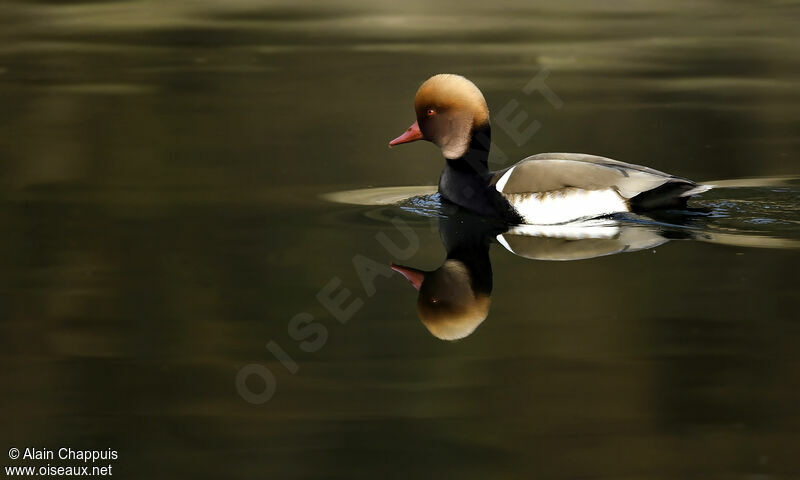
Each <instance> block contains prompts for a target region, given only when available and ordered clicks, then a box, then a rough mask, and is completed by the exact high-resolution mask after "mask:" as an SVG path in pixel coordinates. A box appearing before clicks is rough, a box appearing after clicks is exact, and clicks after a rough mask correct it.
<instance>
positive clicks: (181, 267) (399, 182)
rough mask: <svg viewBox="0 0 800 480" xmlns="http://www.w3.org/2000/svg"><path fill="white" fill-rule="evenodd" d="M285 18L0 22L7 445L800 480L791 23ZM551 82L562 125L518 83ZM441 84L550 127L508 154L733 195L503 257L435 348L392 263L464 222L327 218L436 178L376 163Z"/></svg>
mask: <svg viewBox="0 0 800 480" xmlns="http://www.w3.org/2000/svg"><path fill="white" fill-rule="evenodd" d="M301 5H305V4H300V3H294V2H283V3H268V2H257V1H248V0H234V1H225V2H223V1H219V2H213V1H210V0H205V1H199V2H189V1H186V2H168V3H167V2H156V1H108V2H86V3H76V2H61V1H37V2H16V1H5V2H3V3H2V4H0V225H2V230H3V235H2V236H0V251H2V252H3V254H2V255H0V269H1V270H2V276H0V322H1V323H0V325H1V327H0V328H2V332H1V333H0V357H1V358H2V363H3V369H2V374H0V388H1V389H2V399H3V404H2V405H3V408H2V409H1V410H0V411H2V414H0V432H2V434H1V435H0V439H2V442H0V447H2V450H0V452H6V451H7V450H8V449H9V448H12V447H16V448H21V449H24V448H25V447H37V448H49V449H58V448H60V447H70V448H73V449H107V448H111V449H114V450H117V451H118V452H119V459H118V460H116V461H114V462H112V464H113V466H114V476H115V477H121V478H342V479H345V478H346V479H351V478H370V479H371V478H387V477H390V478H565V479H574V478H609V479H611V478H613V479H619V478H648V479H650V478H664V479H666V478H698V479H699V478H703V479H728V478H730V479H772V478H798V477H800V458H798V455H797V451H798V445H800V375H798V365H800V314H798V312H800V295H798V290H799V289H800V277H798V267H800V249H798V248H797V244H798V242H800V208H798V201H800V183H798V181H797V180H796V177H797V175H798V174H800V167H799V166H798V159H799V158H800V136H798V133H797V132H798V131H800V90H798V89H797V85H798V80H799V79H800V63H798V61H797V59H798V58H800V29H798V22H800V5H797V4H796V3H794V2H788V1H765V2H723V1H715V0H708V1H701V2H666V1H653V2H613V3H611V4H602V5H601V3H600V2H593V1H590V0H584V1H569V2H558V1H548V2H537V3H531V2H522V1H513V2H512V1H498V2H488V3H487V2H477V1H476V2H472V1H469V2H456V1H450V0H448V1H446V2H423V1H416V0H411V1H404V2H389V3H385V4H376V2H367V1H359V0H347V1H339V2H326V3H322V2H320V4H319V5H317V6H301ZM543 71H546V72H548V73H547V74H548V76H547V78H546V83H547V85H548V86H549V87H550V88H551V89H552V91H553V92H554V93H555V94H556V95H557V97H558V99H559V100H560V101H561V102H563V103H561V104H560V105H561V108H555V107H554V106H553V104H552V103H551V101H549V100H548V98H545V97H544V96H542V95H540V94H539V93H538V92H534V93H532V94H525V93H524V92H523V87H524V86H525V85H526V84H527V82H528V81H529V80H530V79H531V78H533V77H534V76H535V75H536V74H537V73H541V72H543ZM439 72H454V73H460V74H463V75H465V76H467V77H469V78H470V79H472V80H473V81H475V83H476V84H477V85H478V86H480V87H481V89H482V90H483V92H484V94H485V96H486V98H487V101H488V103H489V105H490V108H491V109H492V112H493V113H494V112H497V111H499V110H501V109H502V108H503V106H505V105H508V103H509V101H515V102H517V104H518V108H519V110H520V111H523V110H524V111H526V112H527V113H528V115H529V116H528V118H527V119H526V120H525V122H526V123H527V122H530V121H534V120H535V121H537V122H539V123H540V124H541V126H540V128H539V130H538V131H537V132H536V134H535V135H534V136H533V138H532V139H531V140H530V141H527V142H524V143H523V144H521V145H517V144H516V143H515V141H514V140H513V138H511V137H510V136H509V135H507V134H505V133H504V132H503V131H502V129H496V135H495V137H494V141H495V143H496V144H497V146H498V147H500V149H501V150H502V153H503V154H504V156H505V157H507V158H508V159H509V160H510V161H517V160H518V159H521V158H523V157H525V156H527V155H530V154H533V153H538V152H547V151H571V152H586V153H594V154H598V155H605V156H609V157H612V158H616V159H619V160H623V161H629V162H634V163H641V164H646V165H649V166H651V167H654V168H658V169H661V170H665V171H668V172H671V173H674V174H678V175H682V176H686V177H689V178H692V179H695V180H698V181H711V182H712V183H714V182H717V181H720V180H730V179H736V178H747V179H748V180H745V181H742V182H738V183H737V182H733V183H734V184H735V185H744V186H739V187H735V188H732V187H730V186H726V185H730V184H731V182H728V183H726V182H719V184H720V185H721V187H720V188H718V189H716V190H713V191H711V192H709V193H707V194H705V195H703V197H702V198H700V199H698V201H697V202H696V203H695V204H694V205H695V206H697V207H702V208H705V209H706V210H707V211H708V212H709V213H708V214H707V215H704V216H699V217H698V218H696V219H694V220H693V221H692V222H690V225H688V226H686V225H679V226H675V225H674V224H673V223H669V222H665V223H666V225H667V226H664V225H661V224H655V223H650V222H649V221H648V222H644V223H636V221H635V220H625V222H624V223H625V225H626V226H627V227H629V228H632V229H633V230H632V231H633V232H634V233H642V232H644V233H655V234H662V235H665V236H666V238H665V239H664V240H665V242H661V243H657V244H656V243H654V246H653V247H652V248H644V249H641V250H639V251H628V252H626V253H621V254H618V255H603V256H597V257H596V258H589V259H584V260H575V261H543V260H532V259H528V258H523V257H525V255H522V256H520V255H519V254H518V255H514V254H512V253H510V252H509V251H508V250H506V249H505V248H503V246H502V245H500V244H499V243H498V242H497V241H496V240H493V241H492V242H493V243H492V245H491V247H490V253H489V255H490V259H491V266H492V271H493V284H494V285H493V291H492V295H491V308H490V310H489V313H488V318H487V319H486V320H485V321H484V322H483V323H482V324H481V325H480V326H479V327H478V328H477V329H476V330H475V332H474V333H473V334H472V335H470V336H468V337H467V338H465V339H463V340H459V341H456V342H447V341H441V340H439V339H437V338H435V337H434V336H432V335H431V334H430V333H429V332H428V330H427V329H426V328H425V326H423V325H422V324H421V323H420V320H419V319H418V318H417V310H416V298H417V292H416V291H415V290H414V289H413V288H411V287H410V286H409V285H408V283H407V282H406V280H405V279H403V278H402V277H401V276H400V275H399V274H396V273H393V274H392V275H391V276H383V274H386V275H388V273H387V272H386V271H385V269H386V266H387V265H388V264H389V263H390V262H396V263H402V264H405V265H410V266H414V267H416V268H420V269H426V270H431V269H434V268H436V267H438V266H439V265H441V264H442V262H443V259H444V258H445V247H444V246H443V244H442V240H441V238H440V232H439V229H440V228H444V229H445V230H447V228H449V227H446V225H447V222H448V221H451V223H452V222H453V221H455V222H461V221H462V220H463V219H464V217H461V216H459V215H460V214H449V213H446V212H445V213H443V212H442V211H441V209H440V208H439V204H438V201H437V199H436V197H422V198H417V199H415V200H411V201H407V202H405V203H403V204H401V205H397V206H395V205H380V206H378V205H372V204H369V205H354V204H352V202H350V203H340V202H333V201H330V200H329V198H330V197H329V196H327V195H328V194H330V193H331V192H341V191H345V190H352V189H364V188H371V187H389V186H417V185H432V184H434V183H435V182H436V180H437V178H438V174H439V171H440V169H441V166H442V160H441V158H440V154H439V152H438V151H437V150H436V149H435V148H434V147H433V146H432V145H430V144H423V143H421V142H420V143H418V144H413V145H408V146H402V147H398V148H395V149H392V150H389V149H387V147H386V144H387V142H388V141H389V140H390V139H391V138H394V137H395V136H397V135H398V134H400V133H401V132H402V131H403V130H404V129H405V128H406V127H407V126H408V125H409V124H410V123H411V122H412V120H413V110H412V99H413V94H414V92H415V90H416V88H417V86H418V85H419V83H420V82H422V81H423V80H424V79H425V78H427V77H428V76H429V75H431V74H433V73H439ZM551 100H552V98H551ZM497 158H498V161H497V163H498V165H497V166H499V165H500V164H502V163H503V161H502V160H501V159H500V158H499V156H498V157H497ZM779 176H780V177H788V178H778V179H776V178H771V179H770V180H766V181H763V180H760V179H759V178H760V177H779ZM340 200H341V199H340ZM372 200H373V201H372V202H361V203H374V200H375V199H374V198H373V199H372ZM442 217H443V218H442ZM393 221H394V223H393ZM398 221H400V222H401V223H400V224H401V226H402V227H403V229H404V230H402V231H401V230H398V228H397V224H398ZM465 221H466V222H469V221H471V220H465ZM443 225H444V227H443ZM458 225H460V223H457V224H456V227H458ZM458 228H460V227H458ZM458 228H456V231H458ZM409 232H411V234H410V236H411V238H412V239H414V240H413V241H412V244H411V247H414V248H410V249H409V250H408V252H403V253H408V255H404V258H398V256H397V252H394V254H393V253H392V252H390V251H389V250H387V248H386V245H387V240H386V239H389V242H390V243H394V244H396V245H398V246H404V245H408V241H407V237H409ZM687 232H689V233H687ZM384 236H385V237H384ZM491 238H494V236H491ZM381 239H383V241H381ZM666 240H669V241H666ZM404 242H405V243H404ZM556 243H558V242H556ZM562 243H563V242H562ZM570 245H572V246H574V244H570ZM547 246H548V248H549V247H550V246H552V245H551V243H548V244H547ZM628 250H635V249H631V248H628ZM538 252H541V250H538ZM605 253H610V252H605ZM354 259H355V263H356V266H360V267H361V268H362V269H363V268H364V265H372V264H371V263H369V262H375V264H376V265H380V266H381V268H383V269H379V270H377V273H375V274H376V275H377V276H376V277H375V279H374V282H367V283H366V285H365V284H364V283H363V282H362V280H361V279H360V278H359V275H358V273H357V270H356V266H354ZM365 262H366V263H365ZM373 267H374V265H373ZM375 268H377V267H375ZM370 271H372V270H370ZM373 273H374V272H373ZM362 274H363V271H362ZM332 280H333V282H334V283H333V285H338V287H337V288H336V289H335V290H334V293H333V295H335V294H336V293H338V292H339V289H340V288H342V287H344V288H347V289H348V290H349V291H350V293H349V297H347V298H346V300H345V301H344V305H345V306H348V305H355V306H354V307H353V313H352V315H347V316H346V319H347V321H346V322H345V323H342V322H341V321H339V320H337V319H336V318H334V316H333V315H332V314H331V313H330V311H329V309H328V308H326V307H325V306H324V305H323V303H321V302H320V301H319V300H318V296H319V295H320V292H321V291H324V287H325V286H326V285H329V282H331V281H332ZM337 281H338V282H340V283H338V284H337V283H336V282H337ZM372 286H374V290H372V288H371V287H372ZM324 296H325V294H323V297H324ZM356 298H357V299H358V300H356V302H363V304H362V303H356V304H351V303H350V302H352V301H354V299H356ZM298 314H306V315H302V316H301V317H297V318H298V319H299V320H304V319H308V318H309V317H308V315H310V316H311V317H313V321H314V323H313V324H311V325H310V326H309V325H306V324H296V323H294V322H292V319H293V318H295V317H296V316H297V315H298ZM297 327H303V328H313V329H315V330H313V333H314V335H310V336H308V337H306V335H305V334H306V333H310V332H312V331H311V330H308V331H306V330H303V331H302V332H301V331H298V330H297ZM323 332H324V336H320V334H321V333H323ZM298 339H299V340H298ZM309 341H311V343H303V342H309ZM270 342H272V343H270ZM267 345H269V347H267ZM276 345H277V347H276ZM275 352H278V356H277V357H276V354H275ZM281 352H282V353H281ZM286 356H288V357H289V358H291V361H288V360H286V358H285V357H286ZM278 357H284V359H283V362H282V361H280V359H279V358H278ZM246 365H256V366H255V367H252V366H251V367H246V368H251V369H255V370H252V371H258V372H260V373H261V374H262V375H264V374H265V372H267V371H268V372H270V373H271V375H273V376H274V385H271V386H272V387H274V388H270V389H268V392H267V393H271V394H273V395H272V396H271V398H270V399H269V401H266V402H264V403H252V402H248V401H247V400H248V399H249V400H251V401H253V400H255V399H256V398H255V397H254V392H255V393H258V392H261V391H263V389H264V382H263V379H261V380H260V379H259V378H258V376H257V375H255V374H254V375H251V376H250V377H249V378H248V379H247V381H246V382H245V383H244V385H242V384H239V385H238V388H237V383H236V380H237V373H238V372H241V371H242V370H241V369H242V368H243V367H245V366H246ZM287 366H288V367H289V368H287ZM290 370H291V371H294V373H291V372H290ZM245 371H248V370H245ZM267 378H268V379H270V378H269V377H267ZM242 392H245V395H242V394H241V393H242ZM256 396H257V395H256ZM2 455H4V456H3V457H2V458H3V459H4V461H3V462H2V464H3V465H4V466H7V465H41V464H43V463H46V462H41V461H38V462H37V461H27V460H26V461H23V460H17V461H12V460H9V459H8V457H7V456H5V453H3V454H2ZM50 463H52V464H53V465H61V464H63V465H71V464H75V463H74V462H73V463H70V462H60V461H59V460H55V461H52V462H50ZM106 463H108V462H106Z"/></svg>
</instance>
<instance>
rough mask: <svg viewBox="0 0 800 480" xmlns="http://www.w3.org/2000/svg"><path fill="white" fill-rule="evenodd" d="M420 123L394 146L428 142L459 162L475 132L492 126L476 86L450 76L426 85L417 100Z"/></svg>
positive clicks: (430, 80)
mask: <svg viewBox="0 0 800 480" xmlns="http://www.w3.org/2000/svg"><path fill="white" fill-rule="evenodd" d="M414 110H415V111H416V114H417V121H416V123H415V124H414V125H412V126H411V127H410V128H409V129H408V130H407V131H406V133H404V134H403V135H401V136H400V137H398V138H396V139H395V140H393V141H392V142H390V143H389V145H390V146H392V145H397V144H399V143H407V142H413V141H415V140H421V139H424V140H428V141H430V142H433V143H434V144H436V145H437V146H438V147H439V148H441V149H442V153H443V154H444V156H445V157H446V158H451V159H453V158H459V157H461V156H462V155H464V153H465V152H466V151H467V149H468V148H469V144H470V141H471V140H472V134H473V132H475V130H477V129H479V128H482V127H484V126H485V125H487V124H488V123H489V107H488V106H487V105H486V100H485V99H484V98H483V94H482V93H481V91H480V90H479V89H478V87H476V86H475V84H474V83H472V82H471V81H469V80H467V79H466V78H464V77H462V76H461V75H454V74H449V73H441V74H438V75H434V76H432V77H431V78H429V79H428V80H426V81H425V83H423V84H422V85H421V86H420V87H419V90H417V94H416V96H415V97H414Z"/></svg>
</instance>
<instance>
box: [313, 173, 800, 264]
mask: <svg viewBox="0 0 800 480" xmlns="http://www.w3.org/2000/svg"><path fill="white" fill-rule="evenodd" d="M799 180H800V177H798V178H796V177H771V178H752V179H736V180H720V181H716V182H708V183H712V184H714V185H716V188H715V189H714V190H711V191H710V192H708V193H706V194H704V195H702V196H700V197H698V198H696V199H693V200H692V202H691V203H690V206H691V207H692V208H693V209H696V210H697V211H693V212H686V213H685V214H680V213H679V215H678V217H676V218H680V219H681V220H682V221H675V220H676V218H673V217H672V216H670V217H669V218H668V219H667V220H664V219H662V218H660V216H658V218H649V217H641V216H626V215H622V216H615V217H614V218H613V220H614V221H618V222H622V223H635V224H637V225H644V226H645V227H647V226H649V227H651V228H653V229H661V230H663V229H664V228H668V229H671V230H692V231H693V232H695V233H696V232H698V231H702V233H703V234H704V235H693V237H694V238H697V239H702V240H703V241H710V242H713V243H721V244H728V245H736V246H746V247H761V248H800V202H798V200H800V181H799ZM323 198H325V199H326V200H329V201H332V202H337V203H344V204H351V205H361V206H374V207H376V209H371V210H370V211H368V212H366V214H365V215H366V216H368V217H370V218H375V217H376V214H377V213H380V215H378V216H379V217H381V218H383V219H386V220H388V219H389V218H391V216H392V213H391V211H392V209H395V214H396V215H397V214H401V215H402V214H409V213H410V214H413V215H416V216H419V217H423V218H424V217H427V218H447V217H448V214H447V213H446V212H445V210H444V209H443V208H442V202H441V197H440V196H439V194H438V193H436V187H434V186H422V187H381V188H367V189H359V190H348V191H342V192H334V193H329V194H326V195H324V196H323ZM387 208H388V209H389V210H387ZM373 210H378V211H373Z"/></svg>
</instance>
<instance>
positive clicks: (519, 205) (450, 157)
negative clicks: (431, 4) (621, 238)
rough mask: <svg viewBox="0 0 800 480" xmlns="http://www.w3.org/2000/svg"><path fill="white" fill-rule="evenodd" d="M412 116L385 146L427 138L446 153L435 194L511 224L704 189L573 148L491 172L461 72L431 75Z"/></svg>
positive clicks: (656, 201)
mask: <svg viewBox="0 0 800 480" xmlns="http://www.w3.org/2000/svg"><path fill="white" fill-rule="evenodd" d="M414 110H415V111H416V116H417V121H416V122H414V123H413V124H412V125H411V126H410V127H409V128H408V129H407V130H406V131H405V132H404V133H403V134H402V135H400V136H399V137H397V138H395V139H394V140H392V141H391V142H389V146H390V147H392V146H394V145H399V144H401V143H409V142H414V141H417V140H428V141H430V142H433V143H434V144H435V145H436V146H438V147H439V148H440V149H441V151H442V154H443V155H444V157H445V159H446V164H445V167H444V170H443V171H442V174H441V177H440V178H439V193H440V194H441V196H442V197H443V198H444V199H445V200H447V201H449V202H452V203H455V204H457V205H459V206H461V207H463V208H466V209H468V210H472V211H474V212H477V213H479V214H482V215H487V216H493V217H500V218H502V219H503V220H505V221H507V222H510V223H513V224H540V225H542V224H544V225H547V224H560V223H566V222H571V221H575V220H580V219H588V218H596V217H601V216H604V215H610V214H614V213H620V212H631V211H646V210H657V209H669V208H684V207H686V202H687V200H688V199H689V197H691V196H692V195H696V194H698V193H702V192H705V191H707V190H709V189H710V188H711V186H710V185H700V184H697V183H695V182H693V181H691V180H688V179H686V178H682V177H677V176H674V175H670V174H667V173H664V172H660V171H658V170H654V169H652V168H648V167H643V166H640V165H633V164H630V163H625V162H620V161H618V160H612V159H610V158H605V157H599V156H595V155H586V154H580V153H541V154H538V155H533V156H531V157H528V158H526V159H524V160H522V161H520V162H518V163H516V164H515V165H512V166H510V167H508V168H504V169H502V170H498V171H494V172H493V171H490V170H489V167H488V158H489V147H490V144H491V127H490V124H489V108H488V106H487V105H486V100H485V99H484V97H483V94H482V93H481V91H480V90H479V89H478V87H477V86H475V84H474V83H472V82H471V81H469V80H468V79H466V78H464V77H462V76H460V75H453V74H439V75H434V76H432V77H431V78H429V79H428V80H426V81H425V83H423V84H422V86H420V87H419V90H417V94H416V97H415V98H414Z"/></svg>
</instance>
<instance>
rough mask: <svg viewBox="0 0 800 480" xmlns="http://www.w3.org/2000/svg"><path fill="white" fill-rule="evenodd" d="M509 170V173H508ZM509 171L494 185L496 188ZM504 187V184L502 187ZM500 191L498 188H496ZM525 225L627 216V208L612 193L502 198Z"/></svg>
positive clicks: (558, 192)
mask: <svg viewBox="0 0 800 480" xmlns="http://www.w3.org/2000/svg"><path fill="white" fill-rule="evenodd" d="M512 170H513V169H512ZM510 173H511V170H509V171H508V172H506V174H505V175H503V177H502V178H501V179H500V181H498V182H497V185H498V186H499V185H500V182H502V181H503V180H504V179H505V180H506V181H507V179H506V177H507V176H508V175H509V174H510ZM504 185H505V184H504ZM498 190H501V188H498ZM503 195H504V196H505V197H506V200H508V202H509V203H510V204H511V206H512V207H514V209H515V210H516V211H517V213H519V215H520V216H521V217H522V219H523V220H524V221H525V223H528V224H534V225H554V224H559V223H566V222H570V221H573V220H578V219H582V218H594V217H599V216H602V215H609V214H611V213H617V212H628V211H630V209H629V208H628V204H627V203H626V202H625V200H624V199H623V198H622V197H621V196H620V195H619V193H617V191H616V190H613V189H610V188H609V189H605V190H577V189H567V190H556V191H553V192H544V193H541V194H503Z"/></svg>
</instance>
